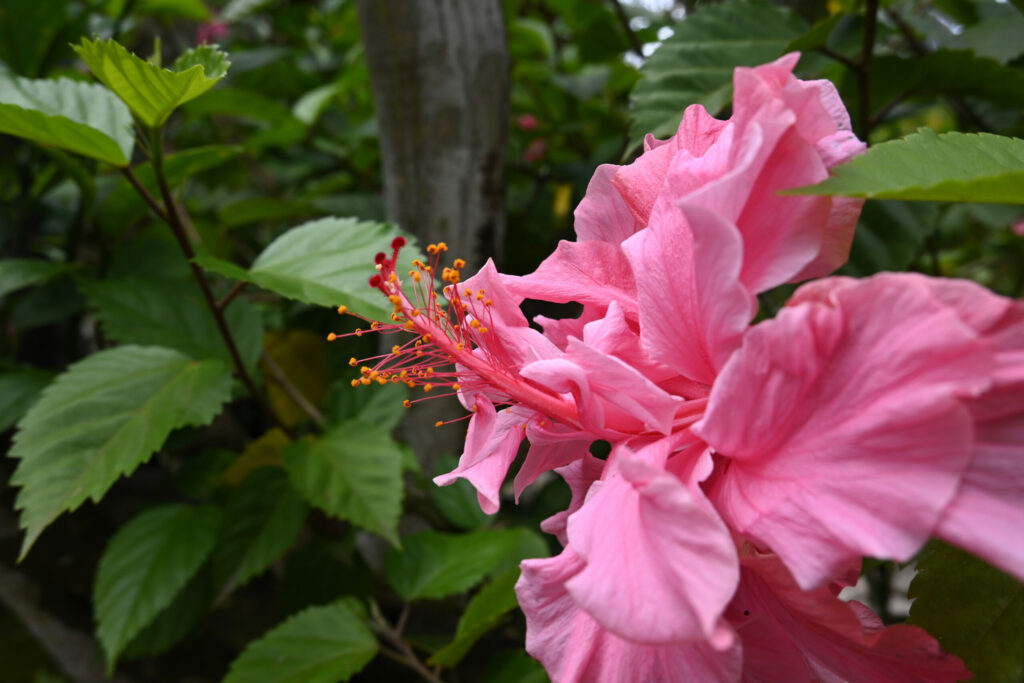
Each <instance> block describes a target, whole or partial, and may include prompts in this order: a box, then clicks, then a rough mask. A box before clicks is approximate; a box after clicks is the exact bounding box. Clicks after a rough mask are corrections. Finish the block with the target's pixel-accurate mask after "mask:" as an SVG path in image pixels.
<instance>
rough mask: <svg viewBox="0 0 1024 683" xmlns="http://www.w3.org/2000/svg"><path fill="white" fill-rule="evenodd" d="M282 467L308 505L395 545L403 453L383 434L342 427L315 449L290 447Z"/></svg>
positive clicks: (354, 424)
mask: <svg viewBox="0 0 1024 683" xmlns="http://www.w3.org/2000/svg"><path fill="white" fill-rule="evenodd" d="M284 461H285V467H286V468H287V470H288V474H289V475H290V476H291V478H292V483H294V484H295V488H296V489H298V490H299V493H301V494H302V495H303V496H304V497H305V498H306V500H308V501H309V502H310V503H312V504H313V505H315V506H317V507H318V508H320V509H322V510H324V511H325V512H327V513H328V514H330V515H334V516H335V517H339V518H341V519H346V520H348V521H350V522H352V523H353V524H356V525H358V526H361V527H363V528H364V529H368V530H370V531H372V532H374V533H376V534H380V535H381V536H383V537H384V538H386V539H388V540H389V541H391V543H393V544H395V545H397V544H398V542H399V541H398V531H397V527H398V517H399V516H400V515H401V513H402V494H403V486H402V471H401V468H402V453H401V451H400V450H399V448H398V444H396V443H395V442H394V441H392V439H391V437H390V436H389V435H388V433H387V431H386V430H383V429H381V428H380V427H379V426H376V425H373V424H370V423H368V422H360V421H351V422H345V423H343V424H341V425H339V426H337V427H335V428H333V429H331V430H330V431H328V432H326V433H325V434H324V435H323V436H322V437H321V438H320V439H319V440H318V441H316V442H314V443H309V442H299V443H296V444H294V445H292V446H290V447H289V448H288V449H287V450H286V451H285V453H284Z"/></svg>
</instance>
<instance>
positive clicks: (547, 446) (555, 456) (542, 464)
mask: <svg viewBox="0 0 1024 683" xmlns="http://www.w3.org/2000/svg"><path fill="white" fill-rule="evenodd" d="M542 423H543V424H542ZM555 430H560V431H561V432H562V433H560V434H557V435H553V432H555ZM526 436H527V438H528V439H529V440H530V450H528V451H527V452H526V459H525V460H523V466H522V467H520V468H519V472H517V473H516V478H515V480H514V482H513V484H514V492H515V497H516V503H518V502H519V496H520V495H521V494H522V492H523V490H524V489H525V488H526V487H527V486H529V485H530V484H532V483H533V482H534V481H536V479H537V477H539V476H540V475H541V474H543V473H544V472H547V471H549V470H558V471H559V472H560V473H561V472H562V471H563V470H564V469H565V467H566V466H569V465H571V464H572V463H575V462H579V461H581V460H584V459H585V458H588V457H593V456H591V455H590V444H591V443H593V437H591V436H589V435H586V434H583V435H582V437H583V438H580V436H581V434H580V432H579V430H577V429H572V428H570V427H564V426H562V425H552V424H550V423H549V422H548V421H547V420H539V421H531V422H530V423H529V424H528V425H527V427H526ZM598 462H601V461H600V460H598ZM602 465H603V463H602ZM562 476H563V477H565V476H566V475H565V474H564V473H563V474H562Z"/></svg>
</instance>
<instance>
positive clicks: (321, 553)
mask: <svg viewBox="0 0 1024 683" xmlns="http://www.w3.org/2000/svg"><path fill="white" fill-rule="evenodd" d="M341 543H343V542H341ZM338 545H340V543H339V542H338V541H334V542H333V543H331V544H327V543H323V542H320V541H313V542H310V543H306V544H305V545H303V546H301V547H299V548H296V549H295V550H294V551H293V552H290V553H288V557H287V560H286V562H285V570H284V571H285V582H284V587H283V592H284V595H283V600H282V602H283V603H284V608H285V609H287V610H289V611H297V610H300V609H305V608H306V607H309V606H310V605H316V604H323V603H326V602H331V601H333V600H337V599H338V598H340V597H341V596H342V595H366V596H369V595H370V594H371V593H372V592H373V584H374V577H373V572H372V571H371V570H370V568H369V567H368V566H367V565H366V563H365V562H364V561H363V558H362V555H360V554H359V553H358V552H352V553H350V554H348V557H347V561H346V560H345V559H343V558H342V557H341V555H343V553H341V552H339V551H338V550H337V546H338Z"/></svg>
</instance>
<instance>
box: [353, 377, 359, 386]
mask: <svg viewBox="0 0 1024 683" xmlns="http://www.w3.org/2000/svg"><path fill="white" fill-rule="evenodd" d="M352 386H354V387H358V386H359V380H357V379H354V380H352Z"/></svg>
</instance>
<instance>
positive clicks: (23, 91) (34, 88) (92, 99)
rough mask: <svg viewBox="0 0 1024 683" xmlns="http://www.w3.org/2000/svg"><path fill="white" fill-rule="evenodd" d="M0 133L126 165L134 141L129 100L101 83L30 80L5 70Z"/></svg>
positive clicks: (0, 78)
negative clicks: (127, 103) (114, 93)
mask: <svg viewBox="0 0 1024 683" xmlns="http://www.w3.org/2000/svg"><path fill="white" fill-rule="evenodd" d="M0 133H8V134H10V135H17V136H18V137H22V138H25V139H27V140H32V141H33V142H38V143H39V144H41V145H50V146H52V147H59V148H60V149H66V150H68V151H69V152H74V153H76V154H82V155H84V156H87V157H90V158H92V159H98V160H99V161H104V162H106V163H108V164H113V165H114V166H127V165H128V164H129V162H131V158H132V148H133V146H134V134H133V132H132V117H131V114H130V113H129V112H128V108H127V107H125V106H124V103H123V102H121V100H119V99H117V97H115V96H114V95H113V93H111V92H110V91H109V90H107V89H106V88H104V87H103V86H101V85H97V84H94V83H82V82H81V81H72V80H71V79H68V78H59V79H56V80H51V79H39V80H30V79H28V78H17V77H11V76H8V75H4V74H3V72H0Z"/></svg>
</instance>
